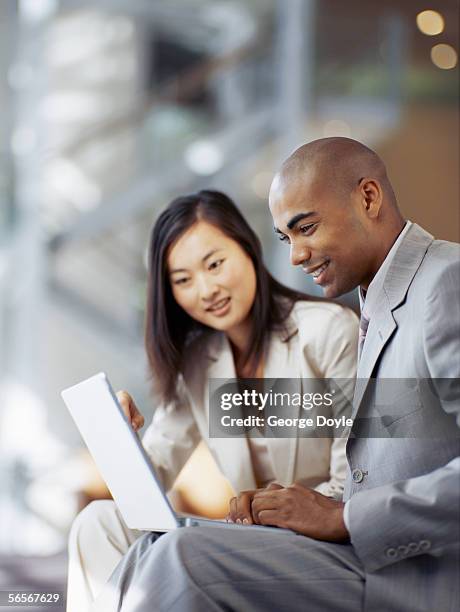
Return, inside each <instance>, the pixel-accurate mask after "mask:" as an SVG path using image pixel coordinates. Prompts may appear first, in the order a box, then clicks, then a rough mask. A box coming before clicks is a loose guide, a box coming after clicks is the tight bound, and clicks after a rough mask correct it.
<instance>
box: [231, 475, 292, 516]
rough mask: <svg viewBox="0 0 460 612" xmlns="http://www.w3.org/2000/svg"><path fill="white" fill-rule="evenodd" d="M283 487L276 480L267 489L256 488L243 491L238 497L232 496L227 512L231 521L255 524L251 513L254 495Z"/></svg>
mask: <svg viewBox="0 0 460 612" xmlns="http://www.w3.org/2000/svg"><path fill="white" fill-rule="evenodd" d="M282 488H283V487H282V486H281V485H279V484H276V483H275V482H273V483H271V484H269V485H268V487H267V488H265V489H255V490H252V491H241V493H238V495H237V497H232V499H231V500H230V507H229V510H228V514H227V521H228V522H229V523H242V524H243V525H253V524H254V522H255V521H254V520H253V518H252V513H251V503H252V500H253V499H254V495H255V494H256V493H258V492H260V491H273V490H276V489H282Z"/></svg>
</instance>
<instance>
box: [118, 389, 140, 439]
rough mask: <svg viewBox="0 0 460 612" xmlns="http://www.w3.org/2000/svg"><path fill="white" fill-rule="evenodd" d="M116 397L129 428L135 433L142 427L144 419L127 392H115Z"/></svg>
mask: <svg viewBox="0 0 460 612" xmlns="http://www.w3.org/2000/svg"><path fill="white" fill-rule="evenodd" d="M116 395H117V399H118V401H119V403H120V406H121V407H122V410H123V412H124V413H125V415H126V417H127V418H128V420H129V422H130V423H131V427H132V428H133V429H134V431H137V430H138V429H140V428H141V427H142V426H143V425H144V417H143V416H142V414H141V413H140V412H139V410H138V409H137V406H136V404H135V403H134V400H133V398H132V397H131V396H130V394H129V393H128V392H127V391H117V394H116Z"/></svg>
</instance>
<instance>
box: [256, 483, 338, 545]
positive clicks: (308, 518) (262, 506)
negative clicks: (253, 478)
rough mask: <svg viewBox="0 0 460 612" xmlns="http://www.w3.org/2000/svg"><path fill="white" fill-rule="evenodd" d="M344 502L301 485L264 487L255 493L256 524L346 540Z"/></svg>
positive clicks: (325, 538)
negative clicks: (270, 488)
mask: <svg viewBox="0 0 460 612" xmlns="http://www.w3.org/2000/svg"><path fill="white" fill-rule="evenodd" d="M343 506H344V504H343V503H342V502H339V501H336V500H334V499H331V498H330V497H325V496H324V495H321V493H317V492H316V491H313V490H312V489H307V488H306V487H303V486H301V485H299V484H293V485H291V486H290V487H286V488H281V489H278V490H268V489H264V490H262V491H256V493H255V494H254V496H253V500H252V504H251V511H252V517H253V519H254V522H255V523H258V524H260V525H274V526H276V527H285V528H287V529H292V530H293V531H297V532H298V533H301V534H303V535H306V536H309V537H310V538H315V539H316V540H325V541H328V542H343V541H345V540H347V539H348V538H349V533H348V531H347V528H346V527H345V523H344V521H343Z"/></svg>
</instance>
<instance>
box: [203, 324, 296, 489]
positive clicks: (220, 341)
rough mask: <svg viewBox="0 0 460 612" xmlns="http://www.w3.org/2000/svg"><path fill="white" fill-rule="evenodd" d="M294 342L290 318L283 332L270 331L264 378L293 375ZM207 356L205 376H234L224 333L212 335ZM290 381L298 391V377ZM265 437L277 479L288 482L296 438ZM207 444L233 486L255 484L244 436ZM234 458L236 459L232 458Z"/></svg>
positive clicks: (241, 487)
mask: <svg viewBox="0 0 460 612" xmlns="http://www.w3.org/2000/svg"><path fill="white" fill-rule="evenodd" d="M297 342H298V338H297V328H296V326H295V325H294V324H293V322H292V321H291V320H290V321H289V326H288V333H287V334H286V333H280V332H273V333H272V335H271V338H270V342H269V350H268V354H267V357H266V362H265V367H264V378H265V379H279V378H290V377H292V376H293V375H294V376H297V373H298V371H299V367H298V363H296V361H297V358H298V357H296V355H297V354H298V351H296V350H295V346H296V344H297ZM207 358H208V359H209V361H210V365H209V368H208V377H209V378H222V379H229V378H236V371H235V365H234V361H233V354H232V350H231V347H230V342H229V341H228V339H227V337H226V336H225V334H223V333H216V334H214V335H213V337H212V338H211V339H210V341H209V343H208V346H207ZM293 384H294V387H295V388H292V391H293V392H301V381H300V379H298V378H293ZM270 387H271V384H270V386H268V385H267V386H266V391H268V390H269V388H270ZM205 401H206V412H207V416H208V422H209V397H206V399H205ZM299 410H300V409H299ZM267 440H269V443H268V446H267V448H268V453H269V456H270V458H271V461H272V464H273V468H274V472H275V473H276V475H277V477H278V480H279V481H280V482H282V483H283V484H290V483H291V482H292V479H293V476H294V469H295V457H296V449H297V438H277V439H274V438H267ZM210 445H211V446H212V447H213V449H214V451H215V452H216V454H218V455H219V456H220V460H221V462H225V471H226V474H227V476H228V478H229V480H230V482H231V483H232V485H233V487H234V488H239V489H240V490H245V489H254V488H255V487H256V479H255V476H254V473H253V471H252V470H250V469H249V466H250V465H251V455H250V450H249V446H248V441H247V438H244V437H242V438H225V439H223V438H219V439H210ZM236 457H238V459H235V458H236Z"/></svg>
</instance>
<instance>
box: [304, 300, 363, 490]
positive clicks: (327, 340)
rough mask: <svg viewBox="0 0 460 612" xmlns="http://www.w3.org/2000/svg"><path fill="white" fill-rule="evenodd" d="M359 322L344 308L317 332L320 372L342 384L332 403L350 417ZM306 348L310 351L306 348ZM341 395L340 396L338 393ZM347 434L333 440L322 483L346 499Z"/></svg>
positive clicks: (337, 414) (337, 411)
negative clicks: (328, 465) (338, 397)
mask: <svg viewBox="0 0 460 612" xmlns="http://www.w3.org/2000/svg"><path fill="white" fill-rule="evenodd" d="M358 328H359V321H358V317H357V316H356V315H355V313H354V312H353V311H352V310H350V309H348V308H340V310H339V311H338V312H337V313H334V314H333V316H331V318H330V320H329V321H327V325H324V332H323V333H317V335H316V346H315V354H316V360H317V370H318V375H319V376H320V377H321V378H328V379H333V380H334V381H335V383H336V384H337V385H338V386H339V387H340V389H341V391H342V393H341V394H340V399H339V400H335V401H334V403H333V405H332V416H333V417H335V418H340V417H341V416H343V415H345V416H347V417H348V416H350V414H351V407H352V400H353V390H354V385H355V378H356V364H357V350H358ZM304 350H308V347H305V349H304ZM336 397H337V396H336ZM345 447H346V437H338V438H334V439H332V441H331V450H330V453H331V454H330V468H329V479H328V480H326V481H324V482H321V483H320V484H318V485H317V486H316V487H315V489H316V491H318V492H319V493H322V494H323V495H326V496H328V497H334V498H335V499H342V495H343V488H344V483H345V478H346V474H347V458H346V453H345Z"/></svg>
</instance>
